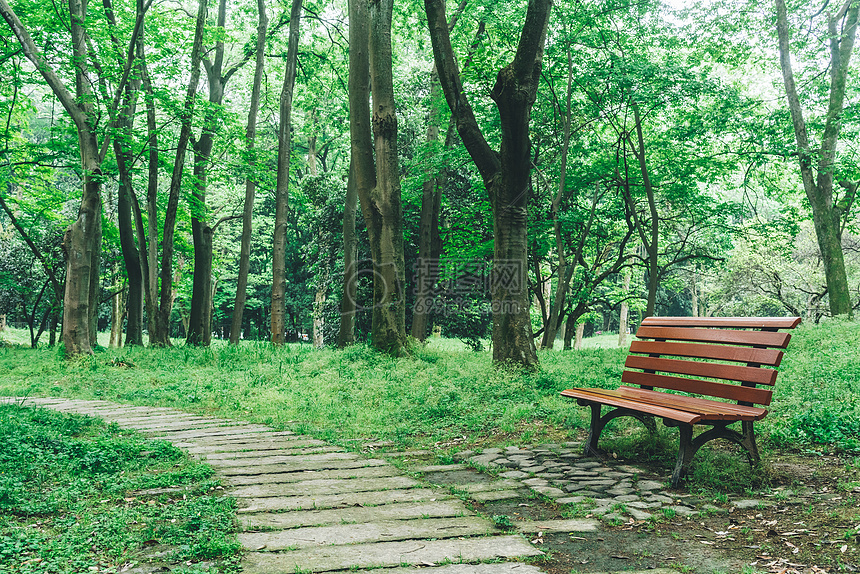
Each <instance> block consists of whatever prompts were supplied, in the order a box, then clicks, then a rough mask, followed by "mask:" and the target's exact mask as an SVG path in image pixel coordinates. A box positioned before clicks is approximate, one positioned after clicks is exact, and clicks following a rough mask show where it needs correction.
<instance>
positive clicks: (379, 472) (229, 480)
mask: <svg viewBox="0 0 860 574" xmlns="http://www.w3.org/2000/svg"><path fill="white" fill-rule="evenodd" d="M402 474H403V473H402V472H401V471H400V470H399V469H397V468H396V467H394V466H391V465H390V464H389V465H385V466H369V467H364V468H344V469H326V470H302V471H298V472H279V473H274V474H255V475H244V476H227V477H224V478H223V479H222V480H223V482H224V484H225V485H230V486H247V485H251V484H284V483H290V482H302V481H305V480H320V479H325V478H330V479H331V478H382V477H386V476H400V475H402Z"/></svg>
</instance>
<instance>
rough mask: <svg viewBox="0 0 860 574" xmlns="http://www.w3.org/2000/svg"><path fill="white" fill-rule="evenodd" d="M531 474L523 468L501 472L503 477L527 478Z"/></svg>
mask: <svg viewBox="0 0 860 574" xmlns="http://www.w3.org/2000/svg"><path fill="white" fill-rule="evenodd" d="M528 475H529V474H528V473H527V472H523V471H521V470H509V471H507V472H502V473H500V474H499V476H500V477H502V478H525V477H527V476H528Z"/></svg>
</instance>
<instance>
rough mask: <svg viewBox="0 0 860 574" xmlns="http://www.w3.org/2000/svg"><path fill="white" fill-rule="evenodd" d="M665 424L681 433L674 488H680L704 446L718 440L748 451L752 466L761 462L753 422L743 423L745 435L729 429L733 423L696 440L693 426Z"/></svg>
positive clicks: (673, 482) (725, 424) (717, 427)
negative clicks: (676, 428) (721, 439)
mask: <svg viewBox="0 0 860 574" xmlns="http://www.w3.org/2000/svg"><path fill="white" fill-rule="evenodd" d="M663 422H664V423H665V424H666V425H667V426H677V427H678V431H679V433H680V437H679V445H678V461H677V462H676V463H675V472H674V473H672V486H678V484H679V483H680V482H681V479H682V478H683V477H684V475H685V474H687V470H688V469H689V468H690V463H691V462H693V457H694V456H696V453H697V452H698V451H699V449H700V448H702V445H704V444H705V443H707V442H709V441H712V440H714V439H717V438H724V439H727V440H730V441H732V442H734V443H736V444H738V445H740V446H741V447H742V448H743V449H744V450H746V453H747V458H749V461H750V465H753V466H755V465H757V464H758V463H759V462H760V461H761V458H760V457H759V454H758V446H757V445H756V442H755V434H754V433H753V424H752V422H751V421H749V422H748V421H741V424H742V429H743V433H739V432H737V431H736V430H734V429H730V428H728V425H729V424H731V423H732V422H734V421H731V422H726V423H718V424H715V425H714V427H713V428H711V429H710V430H707V431H705V432H703V433H702V434H700V435H699V436H697V437H696V438H693V427H692V425H688V424H682V423H675V422H673V421H663Z"/></svg>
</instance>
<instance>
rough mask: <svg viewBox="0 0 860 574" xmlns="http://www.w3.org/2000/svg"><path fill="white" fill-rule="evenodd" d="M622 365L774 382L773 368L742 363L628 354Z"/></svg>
mask: <svg viewBox="0 0 860 574" xmlns="http://www.w3.org/2000/svg"><path fill="white" fill-rule="evenodd" d="M624 366H625V367H627V368H629V369H643V370H647V371H649V372H659V373H672V374H675V375H692V376H694V377H711V378H713V379H723V380H726V381H737V382H739V383H753V384H756V385H770V386H773V385H774V383H776V371H775V370H773V369H761V368H759V367H747V366H744V365H726V364H722V363H703V362H701V361H683V360H680V359H664V358H656V357H640V356H638V355H628V356H627V360H626V361H625V363H624Z"/></svg>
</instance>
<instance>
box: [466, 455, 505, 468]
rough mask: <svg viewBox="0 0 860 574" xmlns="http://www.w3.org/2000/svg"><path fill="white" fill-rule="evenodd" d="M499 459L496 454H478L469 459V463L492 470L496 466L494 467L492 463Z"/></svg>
mask: <svg viewBox="0 0 860 574" xmlns="http://www.w3.org/2000/svg"><path fill="white" fill-rule="evenodd" d="M499 458H501V457H500V456H499V455H498V454H480V455H478V456H473V457H471V458H470V459H469V462H470V463H472V464H474V465H475V466H483V467H487V468H494V467H497V466H498V465H494V464H493V461H495V460H496V459H499Z"/></svg>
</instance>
